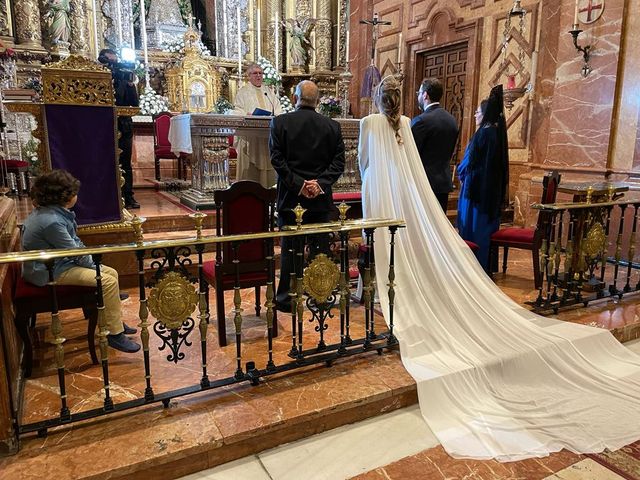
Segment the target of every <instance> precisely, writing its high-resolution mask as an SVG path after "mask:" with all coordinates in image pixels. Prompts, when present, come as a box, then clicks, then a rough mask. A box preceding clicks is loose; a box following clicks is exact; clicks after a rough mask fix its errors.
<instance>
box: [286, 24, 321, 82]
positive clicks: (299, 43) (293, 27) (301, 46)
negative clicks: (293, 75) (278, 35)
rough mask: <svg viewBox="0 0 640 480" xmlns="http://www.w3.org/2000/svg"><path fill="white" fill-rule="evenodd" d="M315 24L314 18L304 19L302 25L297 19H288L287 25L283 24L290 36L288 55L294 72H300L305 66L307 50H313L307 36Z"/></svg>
mask: <svg viewBox="0 0 640 480" xmlns="http://www.w3.org/2000/svg"><path fill="white" fill-rule="evenodd" d="M315 24H316V20H315V19H314V18H306V19H305V20H303V21H302V23H301V22H300V21H299V20H298V19H293V18H289V19H287V23H283V26H284V28H285V29H286V30H287V32H289V35H291V44H290V46H289V53H290V54H291V64H292V67H293V69H294V70H302V69H304V67H305V66H306V65H307V49H308V48H313V47H312V46H311V42H310V41H309V35H310V34H311V30H313V27H314V26H315Z"/></svg>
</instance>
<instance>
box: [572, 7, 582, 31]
mask: <svg viewBox="0 0 640 480" xmlns="http://www.w3.org/2000/svg"><path fill="white" fill-rule="evenodd" d="M579 3H580V0H576V9H575V12H574V14H573V29H574V30H578V13H579V12H578V10H579V6H578V4H579Z"/></svg>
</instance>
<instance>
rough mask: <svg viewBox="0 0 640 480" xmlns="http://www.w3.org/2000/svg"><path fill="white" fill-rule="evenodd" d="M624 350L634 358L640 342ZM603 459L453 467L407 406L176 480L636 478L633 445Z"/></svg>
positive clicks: (638, 452)
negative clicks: (607, 459)
mask: <svg viewBox="0 0 640 480" xmlns="http://www.w3.org/2000/svg"><path fill="white" fill-rule="evenodd" d="M626 345H627V347H628V348H629V349H630V350H632V351H635V352H636V353H638V354H640V340H634V341H631V342H629V343H627V344H626ZM379 432H384V435H379ZM346 452H348V453H346ZM608 455H610V456H613V458H614V459H613V460H611V461H610V462H607V461H603V460H602V458H599V457H601V456H596V455H577V454H573V453H571V452H567V451H562V452H559V453H555V454H552V455H550V456H548V457H545V458H539V459H529V460H525V461H519V462H512V463H500V462H496V461H475V460H456V459H454V458H451V457H449V456H448V455H447V454H446V452H445V451H444V450H443V449H442V447H440V446H439V445H438V441H437V439H436V438H435V437H434V435H433V433H432V432H431V430H429V428H428V427H427V425H426V424H425V422H424V421H423V420H422V417H421V415H420V409H419V407H418V406H417V405H413V406H410V407H406V408H403V409H401V410H397V411H394V412H392V413H387V414H384V415H380V416H378V417H374V418H371V419H367V420H364V421H361V422H358V423H355V424H352V425H346V426H343V427H339V428H336V429H334V430H331V431H328V432H324V433H321V434H318V435H315V436H313V437H309V438H305V439H303V440H299V441H297V442H292V443H289V444H286V445H280V446H278V447H276V448H273V449H270V450H266V451H264V452H260V453H258V454H256V455H249V456H247V457H245V458H242V459H239V460H236V461H234V462H229V463H227V464H224V465H220V466H218V467H215V468H212V469H209V470H206V471H202V472H198V473H195V474H192V475H188V476H185V477H182V480H295V479H302V478H304V479H305V480H338V479H349V478H353V479H354V480H356V479H357V480H410V479H411V480H413V479H425V480H431V479H433V480H437V479H443V480H444V479H447V480H456V479H460V480H462V479H464V480H507V479H509V480H515V479H523V480H543V479H549V480H622V479H640V442H636V443H635V444H633V445H631V446H629V447H625V448H624V449H621V450H620V451H617V452H613V453H612V454H608ZM616 460H617V461H616Z"/></svg>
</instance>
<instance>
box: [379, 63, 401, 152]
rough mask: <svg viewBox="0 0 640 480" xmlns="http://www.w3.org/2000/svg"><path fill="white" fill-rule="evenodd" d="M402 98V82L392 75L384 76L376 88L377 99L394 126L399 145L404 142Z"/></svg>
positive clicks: (392, 126)
mask: <svg viewBox="0 0 640 480" xmlns="http://www.w3.org/2000/svg"><path fill="white" fill-rule="evenodd" d="M401 99H402V91H401V89H400V82H399V81H398V80H396V79H395V78H394V77H393V76H391V75H389V76H387V77H384V78H383V79H382V81H381V82H380V84H379V85H378V88H377V90H376V96H375V101H376V105H377V106H378V110H380V113H382V114H383V115H384V116H385V117H387V120H388V121H389V125H391V128H393V131H394V132H395V134H396V141H397V142H398V145H402V143H403V141H402V136H401V135H400V117H401V114H400V108H401Z"/></svg>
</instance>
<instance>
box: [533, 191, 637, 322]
mask: <svg viewBox="0 0 640 480" xmlns="http://www.w3.org/2000/svg"><path fill="white" fill-rule="evenodd" d="M534 208H536V209H538V210H539V211H540V213H541V214H542V213H544V217H541V218H545V220H544V221H543V222H539V224H538V228H539V229H541V231H540V232H539V233H541V238H542V241H541V245H540V246H539V256H540V270H541V272H542V275H543V285H542V287H541V288H539V289H538V296H537V298H536V300H535V301H533V302H530V304H531V305H532V306H533V309H534V311H535V312H537V313H543V314H544V313H551V312H554V313H557V312H558V310H559V309H562V308H564V307H571V306H575V305H584V306H587V305H588V304H589V303H590V302H592V301H594V300H600V299H603V298H608V297H617V298H622V297H623V296H624V295H625V294H627V293H631V292H636V291H638V290H640V278H636V274H635V273H634V270H637V269H638V266H639V265H638V263H637V258H636V242H637V229H638V209H639V208H640V200H627V201H605V202H601V203H591V202H585V203H566V204H561V203H558V204H549V205H534Z"/></svg>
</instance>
